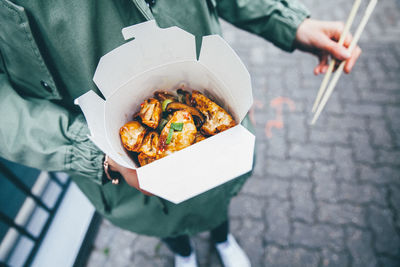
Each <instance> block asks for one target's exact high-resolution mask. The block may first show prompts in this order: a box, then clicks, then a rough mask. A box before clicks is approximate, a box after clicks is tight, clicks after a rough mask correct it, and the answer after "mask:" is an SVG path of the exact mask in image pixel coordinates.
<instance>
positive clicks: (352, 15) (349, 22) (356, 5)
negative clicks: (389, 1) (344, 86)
mask: <svg viewBox="0 0 400 267" xmlns="http://www.w3.org/2000/svg"><path fill="white" fill-rule="evenodd" d="M360 4H361V0H356V1H354V4H353V7H352V9H351V11H350V14H349V18H348V19H347V21H346V24H345V26H344V29H343V32H342V34H341V35H340V39H339V43H338V44H339V45H343V43H344V40H346V36H347V34H348V33H349V30H350V27H351V25H352V24H353V21H354V18H355V17H356V14H357V11H358V8H359V7H360ZM335 64H336V60H335V59H332V60H331V63H330V64H329V67H328V70H327V71H326V74H325V77H324V79H323V80H322V83H321V86H320V88H319V90H318V94H317V98H316V99H315V101H314V105H313V107H312V113H314V112H315V111H316V110H317V107H318V105H319V103H320V101H321V98H322V96H323V94H324V92H325V89H326V86H327V85H328V82H329V79H330V78H331V75H332V71H333V68H334V67H335Z"/></svg>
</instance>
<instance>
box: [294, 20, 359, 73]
mask: <svg viewBox="0 0 400 267" xmlns="http://www.w3.org/2000/svg"><path fill="white" fill-rule="evenodd" d="M343 28H344V24H343V23H342V22H330V21H318V20H313V19H306V20H304V21H303V22H302V23H301V24H300V26H299V28H298V29H297V33H296V39H295V42H294V45H295V47H296V48H297V49H299V50H302V51H305V52H310V53H312V54H314V55H316V56H317V57H318V59H319V64H318V65H317V66H316V67H315V69H314V73H315V74H316V75H317V74H320V73H325V72H326V70H327V69H328V66H329V62H328V61H329V56H332V57H333V58H335V59H336V60H338V61H343V60H347V62H346V65H345V67H344V71H345V72H346V73H350V71H351V70H352V68H353V67H354V64H355V63H356V61H357V59H358V58H359V57H360V55H361V48H360V47H359V46H357V47H356V48H354V49H353V51H352V53H351V54H350V52H349V50H348V49H347V48H346V47H349V46H350V43H351V41H352V39H353V38H352V36H351V35H350V34H347V37H346V39H345V41H344V44H343V46H341V45H339V44H338V41H339V39H340V35H341V33H342V32H343Z"/></svg>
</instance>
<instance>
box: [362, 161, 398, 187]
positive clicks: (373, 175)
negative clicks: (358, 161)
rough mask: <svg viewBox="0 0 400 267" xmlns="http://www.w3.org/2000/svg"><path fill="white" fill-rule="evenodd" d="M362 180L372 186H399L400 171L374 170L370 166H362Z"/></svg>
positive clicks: (391, 169) (378, 168) (381, 168)
mask: <svg viewBox="0 0 400 267" xmlns="http://www.w3.org/2000/svg"><path fill="white" fill-rule="evenodd" d="M360 170H361V171H360V180H362V181H365V182H368V183H372V184H379V185H381V184H390V183H394V184H399V183H400V169H397V168H393V167H377V168H372V167H371V166H368V165H360Z"/></svg>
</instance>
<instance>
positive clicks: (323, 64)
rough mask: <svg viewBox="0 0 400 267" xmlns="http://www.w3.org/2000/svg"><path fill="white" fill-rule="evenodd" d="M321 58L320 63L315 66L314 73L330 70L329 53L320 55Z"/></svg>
mask: <svg viewBox="0 0 400 267" xmlns="http://www.w3.org/2000/svg"><path fill="white" fill-rule="evenodd" d="M318 58H319V63H318V65H317V66H316V67H315V68H314V74H315V75H318V74H320V73H326V71H327V70H328V66H329V65H328V60H329V56H328V55H327V54H325V53H324V54H322V55H320V56H318Z"/></svg>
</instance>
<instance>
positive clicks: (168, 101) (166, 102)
mask: <svg viewBox="0 0 400 267" xmlns="http://www.w3.org/2000/svg"><path fill="white" fill-rule="evenodd" d="M171 102H173V101H172V100H171V99H165V100H164V101H163V102H162V104H161V107H162V111H165V109H166V108H167V106H168V104H169V103H171Z"/></svg>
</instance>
